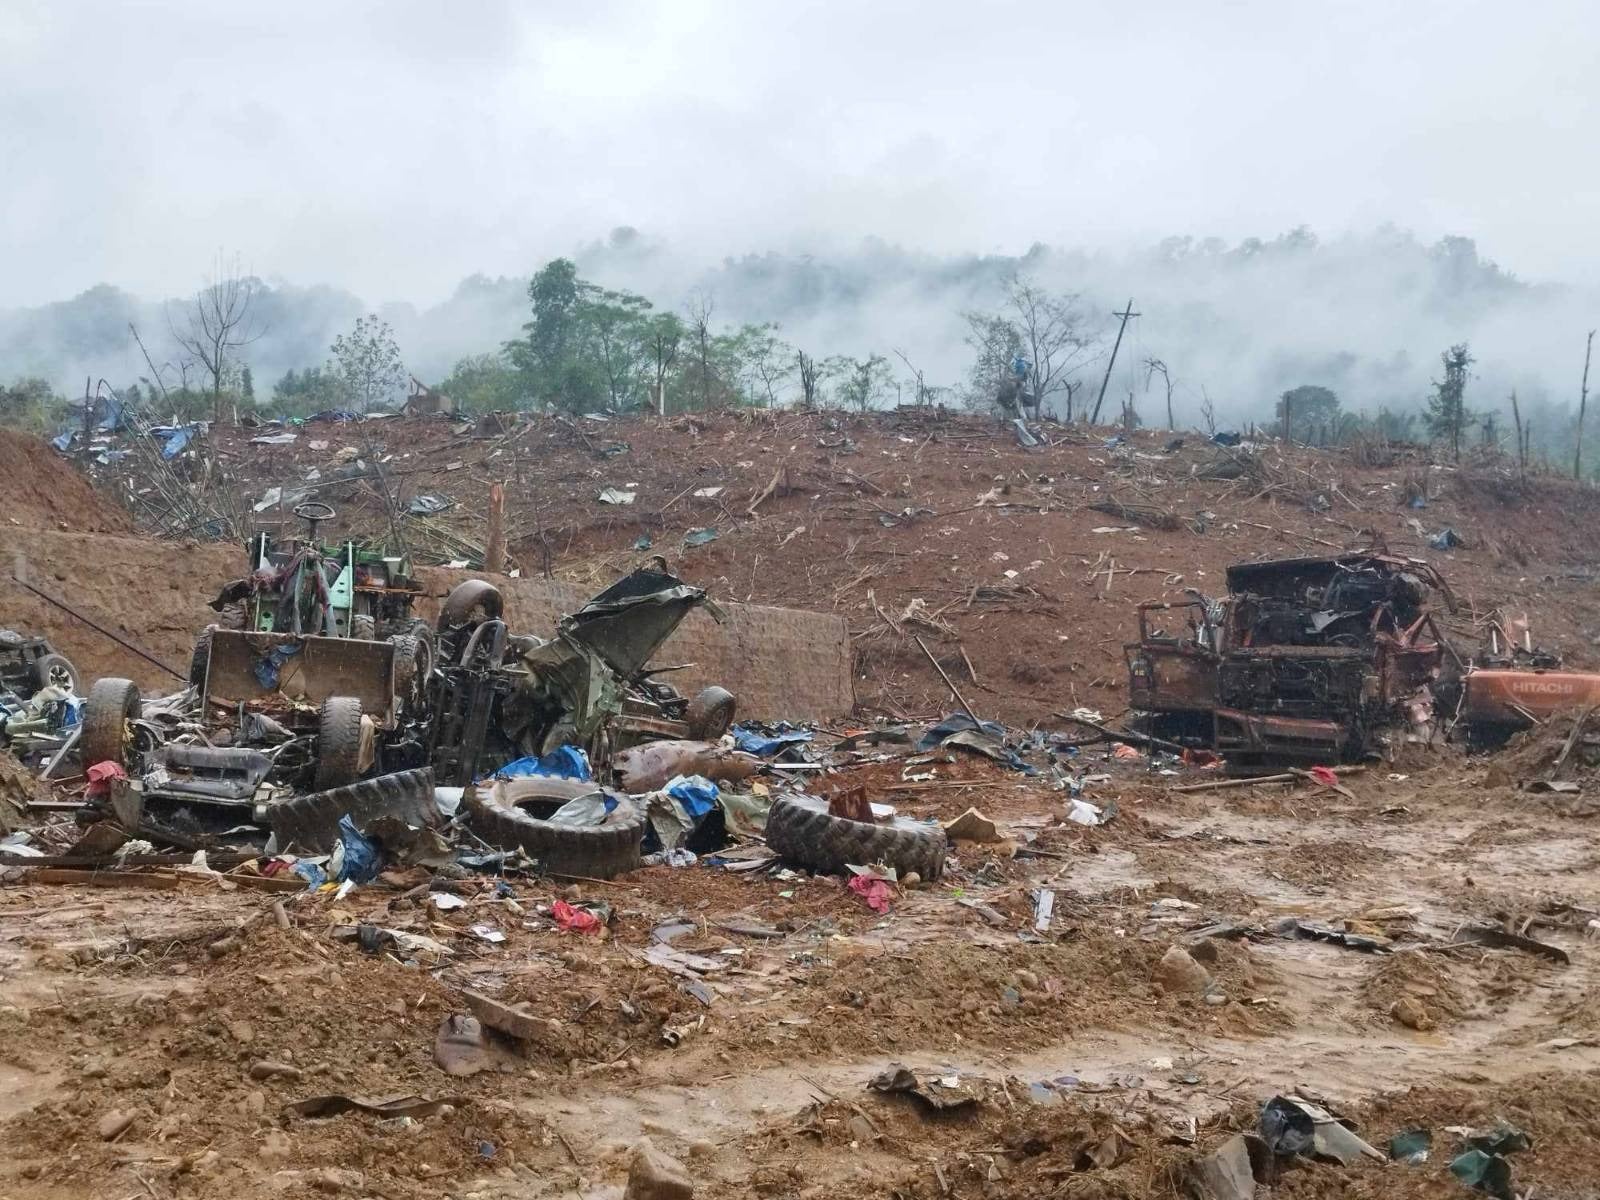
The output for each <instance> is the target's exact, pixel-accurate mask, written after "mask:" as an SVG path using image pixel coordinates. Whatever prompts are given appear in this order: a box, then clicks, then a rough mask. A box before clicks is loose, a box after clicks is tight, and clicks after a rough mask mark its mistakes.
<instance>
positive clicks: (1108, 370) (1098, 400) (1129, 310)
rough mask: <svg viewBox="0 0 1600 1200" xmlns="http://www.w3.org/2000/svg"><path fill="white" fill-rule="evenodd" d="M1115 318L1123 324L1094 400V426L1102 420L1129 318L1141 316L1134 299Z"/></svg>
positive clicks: (1090, 421) (1090, 419)
mask: <svg viewBox="0 0 1600 1200" xmlns="http://www.w3.org/2000/svg"><path fill="white" fill-rule="evenodd" d="M1111 315H1112V316H1113V317H1121V318H1122V324H1121V325H1118V326H1117V340H1116V341H1115V342H1113V343H1112V344H1111V358H1110V360H1109V361H1108V362H1107V363H1106V374H1105V378H1104V379H1102V380H1101V381H1100V394H1099V395H1098V396H1096V397H1095V400H1094V413H1093V414H1092V415H1091V416H1090V417H1089V424H1091V425H1093V424H1095V423H1096V422H1097V421H1099V420H1100V404H1101V402H1102V401H1103V400H1105V398H1106V385H1107V384H1108V383H1110V382H1111V368H1112V367H1114V366H1116V365H1117V350H1118V348H1119V347H1120V346H1121V345H1122V335H1123V334H1124V333H1125V332H1127V329H1128V318H1130V317H1137V316H1139V315H1140V314H1138V313H1136V312H1134V311H1133V297H1131V296H1130V297H1128V307H1127V308H1125V309H1123V310H1122V311H1121V312H1114V313H1112V314H1111Z"/></svg>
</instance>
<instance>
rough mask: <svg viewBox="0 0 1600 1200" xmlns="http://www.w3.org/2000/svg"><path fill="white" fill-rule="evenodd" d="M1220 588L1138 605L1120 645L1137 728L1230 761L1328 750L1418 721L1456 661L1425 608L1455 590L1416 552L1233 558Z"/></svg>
mask: <svg viewBox="0 0 1600 1200" xmlns="http://www.w3.org/2000/svg"><path fill="white" fill-rule="evenodd" d="M1227 582H1228V594H1227V595H1226V596H1224V597H1222V598H1221V599H1217V600H1212V599H1209V598H1207V597H1205V596H1202V595H1200V594H1199V593H1198V592H1191V593H1190V595H1191V597H1192V598H1191V599H1189V600H1185V601H1180V602H1176V603H1164V602H1152V603H1146V604H1141V605H1140V606H1139V609H1138V618H1139V640H1138V641H1136V642H1131V643H1129V644H1127V645H1126V646H1125V647H1124V655H1125V657H1126V659H1127V664H1128V701H1129V706H1130V707H1131V708H1132V709H1133V710H1135V712H1137V713H1139V714H1140V723H1141V724H1142V725H1143V726H1144V727H1145V728H1146V729H1147V730H1148V732H1150V733H1152V734H1154V735H1156V736H1158V737H1162V738H1165V739H1167V740H1169V741H1173V742H1177V743H1180V744H1182V745H1186V746H1194V747H1204V748H1207V749H1214V750H1216V751H1218V752H1220V753H1223V754H1227V755H1229V756H1230V757H1232V758H1234V759H1235V760H1236V761H1238V760H1248V759H1252V758H1260V759H1265V758H1275V759H1299V760H1308V761H1328V760H1334V759H1351V758H1358V757H1361V756H1362V755H1364V754H1367V753H1369V752H1371V751H1372V750H1373V749H1375V748H1376V747H1375V740H1376V738H1377V737H1378V736H1379V735H1380V734H1381V733H1382V731H1384V730H1386V729H1389V728H1392V727H1395V726H1396V725H1404V726H1409V727H1411V728H1413V729H1416V730H1418V731H1419V732H1431V728H1432V722H1433V709H1434V703H1435V698H1436V696H1437V695H1438V693H1439V690H1440V688H1441V687H1443V688H1445V689H1446V690H1447V691H1448V690H1452V689H1453V688H1454V687H1455V686H1456V681H1457V680H1458V679H1459V677H1460V674H1461V671H1462V669H1463V664H1462V663H1461V660H1460V659H1459V657H1457V655H1456V653H1455V651H1454V650H1453V649H1452V648H1451V646H1450V644H1449V642H1448V641H1447V640H1446V639H1445V637H1444V636H1443V635H1442V633H1441V632H1440V630H1439V628H1438V626H1437V625H1436V624H1435V622H1434V619H1433V611H1434V603H1433V602H1434V597H1435V594H1437V596H1438V597H1439V598H1440V599H1442V601H1443V602H1444V604H1445V606H1446V607H1447V608H1448V609H1449V610H1450V611H1452V612H1453V611H1455V606H1456V604H1455V597H1454V596H1453V595H1452V593H1451V592H1450V588H1449V586H1448V585H1447V584H1446V583H1445V581H1444V580H1443V579H1442V578H1441V577H1440V576H1439V575H1438V573H1437V572H1436V571H1434V569H1433V568H1432V567H1431V566H1429V565H1428V564H1427V563H1425V562H1421V561H1419V560H1417V559H1411V558H1401V557H1397V556H1392V555H1388V554H1382V553H1372V552H1363V553H1348V554H1340V555H1335V556H1330V557H1325V558H1292V559H1278V560H1273V561H1267V562H1254V563H1240V564H1237V565H1235V566H1232V567H1230V568H1228V573H1227Z"/></svg>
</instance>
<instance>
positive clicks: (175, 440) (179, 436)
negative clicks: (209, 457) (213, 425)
mask: <svg viewBox="0 0 1600 1200" xmlns="http://www.w3.org/2000/svg"><path fill="white" fill-rule="evenodd" d="M204 428H205V426H203V425H199V424H194V425H179V426H178V427H177V428H176V429H174V430H172V431H171V432H170V433H167V434H166V435H165V436H166V440H165V442H163V444H162V446H161V457H162V458H176V457H177V456H178V455H179V453H181V452H182V450H183V448H184V447H185V446H187V445H188V444H189V442H190V440H191V439H192V438H193V437H194V435H195V434H197V433H199V432H200V430H202V429H204ZM151 432H152V433H154V432H155V431H154V430H152V431H151ZM157 436H161V435H157Z"/></svg>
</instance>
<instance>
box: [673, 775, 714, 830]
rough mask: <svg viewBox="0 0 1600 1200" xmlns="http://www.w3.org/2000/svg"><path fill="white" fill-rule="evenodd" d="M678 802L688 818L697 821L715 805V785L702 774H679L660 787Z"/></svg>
mask: <svg viewBox="0 0 1600 1200" xmlns="http://www.w3.org/2000/svg"><path fill="white" fill-rule="evenodd" d="M661 790H662V791H664V792H666V793H667V795H669V796H671V797H672V798H673V799H674V800H676V801H677V802H678V803H679V804H681V805H683V811H684V812H686V813H688V814H689V816H690V818H691V819H693V820H696V821H698V820H699V819H700V818H701V817H703V816H705V815H706V814H707V813H708V812H710V811H711V810H712V809H713V808H715V807H716V804H717V797H718V796H719V795H720V794H721V793H720V792H718V791H717V785H716V784H714V783H712V782H711V780H709V779H707V778H706V777H705V776H703V775H679V776H677V777H675V778H674V779H672V780H671V781H670V782H668V784H667V786H666V787H664V788H662V789H661Z"/></svg>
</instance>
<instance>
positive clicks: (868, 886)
mask: <svg viewBox="0 0 1600 1200" xmlns="http://www.w3.org/2000/svg"><path fill="white" fill-rule="evenodd" d="M846 886H847V887H849V889H850V890H851V891H852V892H854V893H855V894H856V895H858V896H860V897H861V898H862V899H863V900H864V901H866V905H867V907H868V908H870V909H871V910H872V911H873V912H876V913H886V912H888V911H889V909H890V907H891V906H892V904H893V901H894V889H893V888H892V887H891V886H890V885H889V883H888V882H887V881H886V880H883V879H878V878H875V877H872V876H867V875H852V876H851V877H850V882H849V884H847V885H846Z"/></svg>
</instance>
